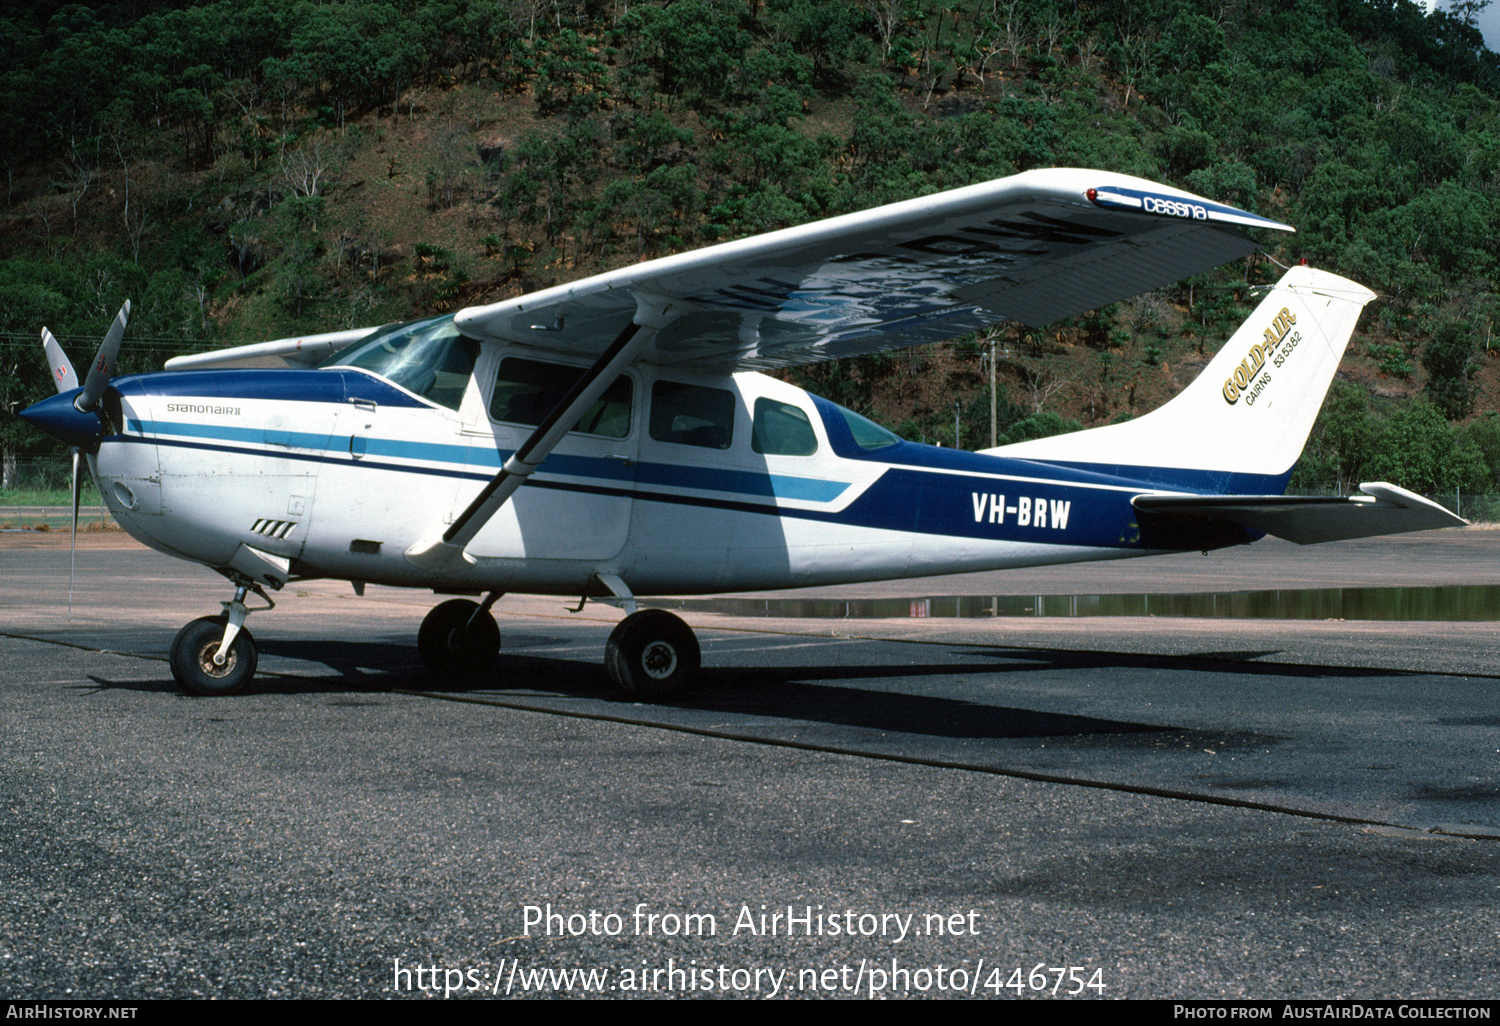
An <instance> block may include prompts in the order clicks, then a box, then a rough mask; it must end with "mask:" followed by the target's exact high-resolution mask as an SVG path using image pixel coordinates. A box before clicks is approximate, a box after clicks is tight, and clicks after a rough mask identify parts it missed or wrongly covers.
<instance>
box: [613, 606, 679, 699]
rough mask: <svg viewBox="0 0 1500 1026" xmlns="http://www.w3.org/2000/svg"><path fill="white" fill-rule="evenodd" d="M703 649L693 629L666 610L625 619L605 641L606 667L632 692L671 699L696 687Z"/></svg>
mask: <svg viewBox="0 0 1500 1026" xmlns="http://www.w3.org/2000/svg"><path fill="white" fill-rule="evenodd" d="M700 659H701V653H700V652H699V649H698V638H697V636H696V635H694V634H693V629H692V628H691V627H689V626H688V625H687V624H685V623H683V622H682V620H681V619H679V618H678V617H676V616H673V615H672V614H671V613H669V612H667V611H666V610H664V609H643V610H641V611H640V612H639V613H632V614H631V615H630V616H627V617H626V618H625V619H623V620H621V621H620V622H619V624H618V625H617V626H616V627H615V629H614V633H612V634H611V635H610V636H609V641H608V642H606V643H605V646H604V669H605V672H606V673H608V674H609V679H610V681H611V682H613V684H614V685H615V687H617V688H619V689H620V691H621V692H623V693H624V694H625V695H626V696H627V697H630V698H634V699H644V700H646V701H649V702H669V701H672V700H674V699H677V698H681V697H682V696H683V695H685V694H687V692H688V691H689V689H691V687H692V685H693V683H694V678H695V677H696V676H697V674H698V666H699V662H700Z"/></svg>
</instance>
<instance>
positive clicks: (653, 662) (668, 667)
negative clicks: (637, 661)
mask: <svg viewBox="0 0 1500 1026" xmlns="http://www.w3.org/2000/svg"><path fill="white" fill-rule="evenodd" d="M641 669H643V670H645V671H646V673H647V674H648V675H649V676H651V677H653V678H654V679H656V680H666V679H667V678H668V677H670V676H672V674H673V673H674V672H676V670H677V650H676V649H675V648H673V647H672V646H671V645H669V644H667V643H666V642H665V641H653V642H651V644H649V645H647V646H646V648H645V650H644V651H642V652H641Z"/></svg>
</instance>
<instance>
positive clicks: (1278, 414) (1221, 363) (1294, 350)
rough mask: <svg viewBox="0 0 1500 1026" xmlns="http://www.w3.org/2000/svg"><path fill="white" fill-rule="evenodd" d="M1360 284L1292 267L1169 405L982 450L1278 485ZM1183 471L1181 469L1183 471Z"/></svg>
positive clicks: (1215, 484)
mask: <svg viewBox="0 0 1500 1026" xmlns="http://www.w3.org/2000/svg"><path fill="white" fill-rule="evenodd" d="M1374 298H1375V293H1373V292H1371V291H1370V290H1369V289H1367V288H1365V287H1364V286H1362V285H1358V284H1356V283H1355V282H1352V281H1349V280H1348V279H1346V278H1340V277H1339V276H1338V275H1335V274H1329V273H1328V272H1327V271H1319V270H1315V269H1313V268H1311V267H1294V268H1292V269H1291V270H1290V271H1288V272H1287V273H1286V274H1285V275H1283V276H1282V279H1281V281H1279V282H1277V283H1276V286H1275V288H1273V289H1272V290H1271V292H1270V293H1269V294H1268V295H1267V296H1266V298H1265V299H1263V300H1262V301H1261V304H1260V306H1258V307H1256V309H1255V312H1254V313H1253V314H1251V315H1250V319H1249V320H1247V321H1246V322H1245V323H1244V324H1242V325H1240V328H1239V330H1238V331H1236V332H1235V333H1234V335H1233V336H1232V337H1231V338H1230V339H1229V341H1228V342H1227V343H1225V345H1224V348H1223V349H1221V350H1219V353H1218V355H1217V356H1215V357H1214V358H1213V360H1212V361H1210V362H1209V364H1208V366H1207V367H1205V368H1204V369H1203V373H1202V374H1200V375H1199V376H1198V378H1197V379H1196V380H1195V381H1194V382H1193V383H1192V384H1191V385H1189V386H1188V387H1187V388H1186V389H1184V390H1183V391H1182V393H1181V394H1179V395H1178V396H1176V397H1175V398H1174V399H1172V400H1171V401H1170V402H1168V403H1167V404H1166V405H1164V406H1162V407H1161V408H1160V409H1157V410H1154V411H1152V412H1151V413H1148V414H1146V415H1145V416H1143V417H1139V418H1137V419H1136V420H1132V421H1128V422H1126V423H1124V424H1112V425H1110V426H1108V427H1101V428H1093V429H1092V430H1088V431H1075V432H1073V433H1072V434H1067V435H1054V436H1053V437H1051V438H1039V439H1036V440H1035V441H1030V442H1019V443H1017V444H1015V445H1007V446H1002V447H1000V448H998V449H988V450H985V451H986V452H988V453H991V454H994V455H1000V456H1011V457H1016V458H1020V459H1028V460H1040V461H1045V462H1048V463H1064V464H1069V465H1073V466H1088V467H1091V468H1094V469H1099V470H1103V471H1105V472H1108V473H1116V474H1120V475H1122V476H1128V477H1137V478H1142V479H1145V480H1156V481H1160V482H1161V483H1162V484H1164V485H1168V486H1172V485H1180V486H1182V487H1190V488H1194V489H1195V490H1196V489H1208V490H1213V491H1225V492H1227V491H1265V490H1268V489H1273V490H1275V491H1280V490H1281V489H1282V488H1284V487H1285V484H1286V478H1287V477H1288V476H1289V475H1290V474H1291V470H1292V467H1293V465H1295V463H1296V462H1297V458H1298V457H1299V456H1300V455H1301V454H1302V447H1303V445H1305V444H1306V443H1307V436H1308V434H1309V433H1310V432H1311V431H1312V426H1313V422H1314V421H1315V420H1316V419H1317V416H1318V410H1319V409H1320V408H1321V407H1322V405H1323V398H1324V396H1325V395H1327V394H1328V388H1329V386H1330V385H1331V384H1332V383H1333V376H1334V373H1335V372H1336V371H1337V370H1338V366H1339V361H1340V360H1341V359H1342V358H1343V355H1344V348H1345V346H1347V345H1348V343H1349V337H1350V336H1351V335H1352V334H1353V333H1354V326H1355V324H1356V322H1358V320H1359V315H1360V311H1361V310H1363V309H1364V306H1365V304H1366V303H1368V302H1369V301H1370V300H1372V299H1374ZM1184 472H1187V473H1184Z"/></svg>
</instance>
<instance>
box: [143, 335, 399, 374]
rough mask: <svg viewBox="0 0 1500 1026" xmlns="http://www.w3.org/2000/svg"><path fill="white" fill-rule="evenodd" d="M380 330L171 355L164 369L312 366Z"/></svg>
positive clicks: (309, 336)
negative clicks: (188, 354) (187, 354)
mask: <svg viewBox="0 0 1500 1026" xmlns="http://www.w3.org/2000/svg"><path fill="white" fill-rule="evenodd" d="M379 330H380V329H379V328H350V329H348V330H345V331H328V332H324V333H323V334H321V335H298V336H297V337H296V338H278V339H276V340H275V341H273V342H254V343H251V344H250V345H246V346H233V347H231V348H229V349H215V350H214V351H213V352H211V353H193V354H192V355H191V356H174V357H172V358H171V359H170V360H168V361H167V362H166V363H165V364H164V365H163V366H165V367H166V368H167V370H207V369H209V368H212V367H289V366H290V367H311V366H313V365H314V364H316V363H318V362H319V361H321V360H323V359H324V358H326V357H329V356H332V355H333V354H334V353H336V352H338V351H339V350H340V349H343V348H345V347H347V346H351V345H353V344H354V343H355V342H358V341H359V340H360V339H362V338H364V337H365V336H366V335H368V334H370V333H371V332H372V331H379Z"/></svg>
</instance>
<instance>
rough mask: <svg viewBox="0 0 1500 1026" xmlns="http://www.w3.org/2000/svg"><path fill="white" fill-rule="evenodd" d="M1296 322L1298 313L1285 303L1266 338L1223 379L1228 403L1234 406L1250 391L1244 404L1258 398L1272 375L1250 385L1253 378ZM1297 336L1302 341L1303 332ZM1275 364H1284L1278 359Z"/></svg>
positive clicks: (1268, 329)
mask: <svg viewBox="0 0 1500 1026" xmlns="http://www.w3.org/2000/svg"><path fill="white" fill-rule="evenodd" d="M1296 323H1297V315H1296V314H1294V313H1292V312H1291V311H1290V310H1288V309H1287V308H1286V307H1282V308H1281V313H1279V314H1277V315H1276V319H1275V320H1274V321H1272V322H1271V326H1270V327H1269V328H1267V329H1266V336H1265V338H1264V340H1262V341H1260V342H1257V343H1255V345H1253V346H1251V347H1250V352H1249V353H1247V354H1246V355H1245V358H1244V359H1243V360H1241V361H1240V365H1239V366H1238V367H1236V368H1235V369H1234V373H1233V374H1231V375H1230V376H1229V377H1227V378H1225V379H1224V401H1225V402H1226V403H1228V404H1229V405H1230V406H1233V405H1234V404H1235V403H1237V402H1239V401H1240V396H1242V395H1246V394H1247V393H1248V398H1246V400H1245V405H1247V406H1248V405H1250V404H1251V403H1253V402H1254V401H1255V397H1256V396H1258V395H1260V390H1261V389H1262V388H1264V387H1265V386H1266V385H1267V384H1269V383H1270V381H1271V376H1270V375H1269V374H1267V375H1266V378H1265V380H1264V381H1260V382H1256V384H1255V387H1254V388H1251V382H1253V381H1255V379H1256V376H1257V375H1259V374H1260V371H1261V368H1262V367H1264V366H1265V365H1266V357H1267V356H1270V355H1273V354H1274V353H1275V352H1276V347H1277V346H1279V345H1281V343H1282V340H1283V339H1285V338H1286V336H1287V332H1289V331H1291V330H1292V325H1293V324H1296ZM1298 340H1299V341H1300V336H1299V337H1298ZM1276 366H1278V367H1280V366H1281V361H1280V360H1278V361H1277V362H1276Z"/></svg>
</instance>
